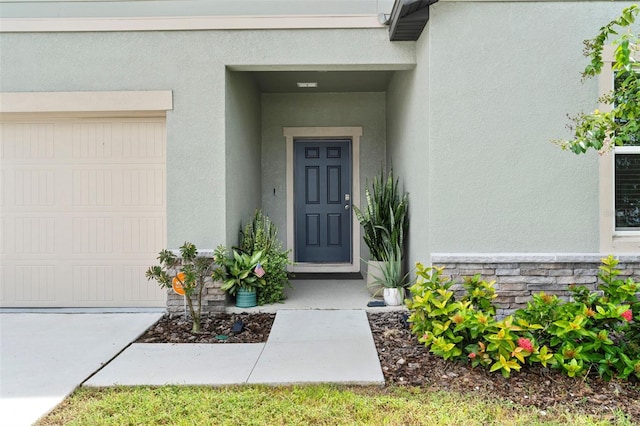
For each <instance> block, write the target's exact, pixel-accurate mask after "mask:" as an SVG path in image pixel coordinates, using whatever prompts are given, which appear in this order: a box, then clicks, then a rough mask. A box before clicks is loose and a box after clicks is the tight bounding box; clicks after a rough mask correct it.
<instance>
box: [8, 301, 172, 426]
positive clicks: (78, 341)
mask: <svg viewBox="0 0 640 426" xmlns="http://www.w3.org/2000/svg"><path fill="white" fill-rule="evenodd" d="M161 316H162V313H113V314H83V313H73V314H49V313H47V314H32V313H2V314H0V342H1V344H0V425H10V426H19V425H30V424H32V423H33V422H35V421H36V420H37V419H38V418H40V417H41V416H43V415H45V414H47V413H48V412H49V411H50V410H52V409H53V408H54V407H55V406H56V405H58V404H59V403H60V402H62V400H63V399H64V398H65V397H66V396H67V395H69V394H70V393H71V392H72V391H73V390H74V389H75V388H76V387H77V386H78V385H79V384H80V383H82V382H83V381H84V380H85V379H86V378H87V377H89V376H90V375H91V374H93V372H95V371H96V370H97V369H99V368H100V367H101V366H103V365H104V364H105V363H107V362H109V360H111V359H112V358H113V357H114V356H116V355H117V354H118V352H120V351H121V350H122V349H123V348H124V347H126V346H127V345H128V344H129V343H130V342H132V341H134V340H135V339H136V338H137V337H138V336H139V335H140V334H142V333H143V332H144V330H146V329H147V328H148V327H149V326H151V325H152V324H153V323H155V322H156V321H157V320H158V319H159V318H160V317H161Z"/></svg>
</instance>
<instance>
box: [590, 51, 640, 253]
mask: <svg viewBox="0 0 640 426" xmlns="http://www.w3.org/2000/svg"><path fill="white" fill-rule="evenodd" d="M602 53H603V55H602V56H603V62H604V65H603V67H602V72H601V73H600V77H599V81H598V86H599V97H601V96H603V95H605V94H606V93H609V92H611V91H612V90H613V84H614V72H613V63H614V61H615V60H614V46H607V47H606V48H605V49H604V50H603V52H602ZM598 107H599V109H600V111H603V112H609V111H611V109H612V107H611V105H609V104H606V103H599V105H598ZM616 153H620V154H623V153H624V154H629V153H632V154H636V153H637V155H640V146H633V147H614V148H613V152H611V153H608V154H605V155H601V156H600V160H599V166H598V167H599V176H600V183H599V187H600V188H599V189H600V191H599V192H600V251H601V252H603V253H605V252H606V253H611V252H615V253H628V252H640V229H638V230H637V231H632V230H624V231H617V230H616V223H615V219H616V218H615V155H616Z"/></svg>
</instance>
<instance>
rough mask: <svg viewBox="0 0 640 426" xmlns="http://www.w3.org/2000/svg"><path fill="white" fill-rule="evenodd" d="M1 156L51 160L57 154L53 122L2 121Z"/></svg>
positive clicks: (0, 135) (14, 158)
mask: <svg viewBox="0 0 640 426" xmlns="http://www.w3.org/2000/svg"><path fill="white" fill-rule="evenodd" d="M0 144H2V146H1V148H0V158H1V159H3V160H29V161H38V160H40V161H49V160H51V159H52V158H54V155H55V125H54V124H53V123H0Z"/></svg>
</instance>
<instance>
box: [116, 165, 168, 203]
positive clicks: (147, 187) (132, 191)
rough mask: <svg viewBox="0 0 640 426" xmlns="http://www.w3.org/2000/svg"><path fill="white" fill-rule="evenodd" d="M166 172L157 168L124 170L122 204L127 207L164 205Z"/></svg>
mask: <svg viewBox="0 0 640 426" xmlns="http://www.w3.org/2000/svg"><path fill="white" fill-rule="evenodd" d="M164 180H165V177H164V170H162V169H160V168H158V167H156V168H151V167H146V168H144V169H142V168H139V169H127V170H123V179H122V203H123V205H125V206H132V207H133V206H145V207H160V206H163V205H164Z"/></svg>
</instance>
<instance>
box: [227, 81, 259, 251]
mask: <svg viewBox="0 0 640 426" xmlns="http://www.w3.org/2000/svg"><path fill="white" fill-rule="evenodd" d="M226 75H227V84H226V90H227V93H226V108H225V112H226V127H225V130H226V155H225V160H226V168H225V170H226V224H227V239H226V240H227V245H230V246H232V245H237V244H238V243H239V241H238V231H239V229H240V226H241V223H242V224H246V223H247V220H248V218H249V216H250V215H251V214H252V213H253V211H254V210H255V209H257V208H259V207H260V202H261V195H260V190H261V164H260V125H261V122H260V121H261V120H260V113H261V112H260V108H261V106H260V93H259V92H258V87H257V85H256V83H255V81H254V80H253V78H252V76H251V75H250V74H247V73H240V72H231V71H227V73H226Z"/></svg>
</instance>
